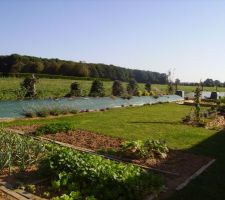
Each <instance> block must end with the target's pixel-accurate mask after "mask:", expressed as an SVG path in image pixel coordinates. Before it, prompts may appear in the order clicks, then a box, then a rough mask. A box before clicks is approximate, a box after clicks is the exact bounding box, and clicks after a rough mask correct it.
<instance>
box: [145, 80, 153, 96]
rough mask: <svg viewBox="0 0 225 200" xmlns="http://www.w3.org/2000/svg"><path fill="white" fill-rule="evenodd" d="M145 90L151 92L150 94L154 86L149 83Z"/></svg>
mask: <svg viewBox="0 0 225 200" xmlns="http://www.w3.org/2000/svg"><path fill="white" fill-rule="evenodd" d="M145 90H146V91H147V92H149V93H150V92H151V90H152V85H151V83H149V82H148V83H146V84H145Z"/></svg>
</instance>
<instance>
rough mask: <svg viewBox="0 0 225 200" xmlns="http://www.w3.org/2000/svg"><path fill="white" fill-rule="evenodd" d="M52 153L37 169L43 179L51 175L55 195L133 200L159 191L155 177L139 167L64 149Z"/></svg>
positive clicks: (159, 187)
mask: <svg viewBox="0 0 225 200" xmlns="http://www.w3.org/2000/svg"><path fill="white" fill-rule="evenodd" d="M52 152H53V153H52V154H51V155H50V156H49V157H48V158H46V159H45V160H43V161H42V164H41V165H40V167H41V168H40V169H41V170H42V171H43V172H44V173H45V174H46V175H51V177H52V180H53V182H52V183H54V184H55V185H56V187H55V189H56V190H57V191H58V190H60V191H67V193H70V192H72V191H80V194H82V195H84V194H85V196H92V195H93V196H94V197H97V199H102V200H103V199H107V200H114V199H119V198H122V199H129V200H133V199H142V198H143V197H144V196H145V195H146V194H148V193H152V192H155V193H157V192H158V191H160V190H161V189H162V180H161V178H160V177H159V176H157V175H154V174H152V173H148V172H146V171H144V170H142V169H141V168H139V167H136V166H133V165H126V164H123V163H116V162H114V161H110V160H107V159H104V158H102V157H100V156H96V155H92V154H86V153H79V152H77V151H74V150H72V149H68V148H58V147H56V148H55V149H54V150H53V151H52ZM56 183H57V184H56ZM78 188H79V190H77V189H78ZM82 197H83V198H84V196H82ZM86 199H93V197H89V198H86Z"/></svg>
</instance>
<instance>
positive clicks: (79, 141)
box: [13, 125, 212, 198]
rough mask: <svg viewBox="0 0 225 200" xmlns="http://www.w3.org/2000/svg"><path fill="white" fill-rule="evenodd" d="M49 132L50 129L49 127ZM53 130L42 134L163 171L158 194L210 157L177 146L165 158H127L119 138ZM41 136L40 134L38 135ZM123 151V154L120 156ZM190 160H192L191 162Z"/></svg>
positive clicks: (34, 128) (21, 128)
mask: <svg viewBox="0 0 225 200" xmlns="http://www.w3.org/2000/svg"><path fill="white" fill-rule="evenodd" d="M13 129H14V130H19V131H23V132H24V133H25V134H29V135H32V134H34V133H35V131H37V130H41V129H40V128H39V126H37V125H33V126H19V127H14V128H13ZM49 131H50V132H51V131H52V130H49ZM53 132H54V133H52V134H48V132H46V133H43V134H42V136H41V138H42V139H46V140H51V141H57V142H60V144H61V145H65V146H68V145H69V146H70V147H73V148H75V149H79V150H81V151H90V152H95V153H97V154H102V155H104V156H106V157H108V158H111V159H115V160H117V161H121V162H130V163H133V164H136V165H138V166H141V167H143V168H145V169H149V170H153V171H155V172H157V173H160V174H163V177H164V179H165V181H166V188H167V190H166V192H165V193H161V195H160V196H161V198H164V197H166V196H168V195H169V194H171V193H172V192H173V191H175V189H176V188H177V187H178V186H180V185H181V184H183V183H184V182H185V181H186V182H187V183H188V181H187V180H188V179H189V178H190V177H191V176H192V175H193V174H194V173H195V172H196V171H198V170H199V169H201V168H202V167H203V166H205V165H207V164H208V163H210V162H211V161H212V159H211V158H209V157H205V156H199V155H198V156H197V155H193V154H190V153H185V152H183V151H178V150H172V149H170V150H169V153H168V154H167V157H166V158H159V157H158V158H130V157H129V156H127V155H123V154H121V146H122V143H123V141H122V140H121V139H118V138H114V137H109V136H104V135H101V134H99V133H93V132H90V131H85V130H68V131H58V132H57V131H53ZM39 137H40V136H39ZM121 155H122V156H121ZM190 163H191V164H190Z"/></svg>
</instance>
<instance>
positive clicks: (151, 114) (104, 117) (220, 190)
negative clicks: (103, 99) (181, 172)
mask: <svg viewBox="0 0 225 200" xmlns="http://www.w3.org/2000/svg"><path fill="white" fill-rule="evenodd" d="M189 111H190V107H188V106H180V105H177V104H172V103H171V104H158V105H153V106H143V107H132V108H121V109H112V110H109V111H106V112H96V113H82V114H77V115H74V116H70V117H61V118H55V119H41V120H18V121H14V122H9V123H2V124H3V126H12V125H29V124H37V123H39V124H44V123H50V122H59V121H67V122H71V123H73V124H74V126H76V127H77V128H80V129H86V130H90V131H95V132H99V133H102V134H106V135H110V136H113V137H121V138H124V139H126V140H132V139H146V138H154V139H164V140H166V142H167V144H168V145H169V147H171V148H175V149H182V150H186V151H188V152H193V153H195V154H201V155H206V156H210V157H213V158H216V159H217V161H216V163H214V164H213V165H212V166H211V167H210V168H209V169H208V170H207V171H206V172H204V173H203V174H202V175H201V176H199V177H198V178H197V179H195V180H193V181H192V182H191V183H190V184H189V185H188V186H187V187H186V188H184V189H183V190H182V191H180V192H176V193H175V194H174V195H173V196H172V197H171V198H170V200H173V199H174V200H181V199H182V200H193V199H196V200H207V199H210V200H212V199H213V200H215V199H216V200H217V199H218V200H222V199H225V177H224V172H225V161H224V158H225V133H224V132H217V131H214V130H207V129H204V128H196V127H191V126H187V125H183V124H181V123H180V121H181V118H182V117H183V116H185V115H186V114H187V113H188V112H189ZM190 164H191V163H190Z"/></svg>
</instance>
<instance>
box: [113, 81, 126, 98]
mask: <svg viewBox="0 0 225 200" xmlns="http://www.w3.org/2000/svg"><path fill="white" fill-rule="evenodd" d="M123 92H124V89H123V85H122V83H121V81H119V80H115V81H114V82H113V86H112V95H113V96H121V95H122V94H123Z"/></svg>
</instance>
